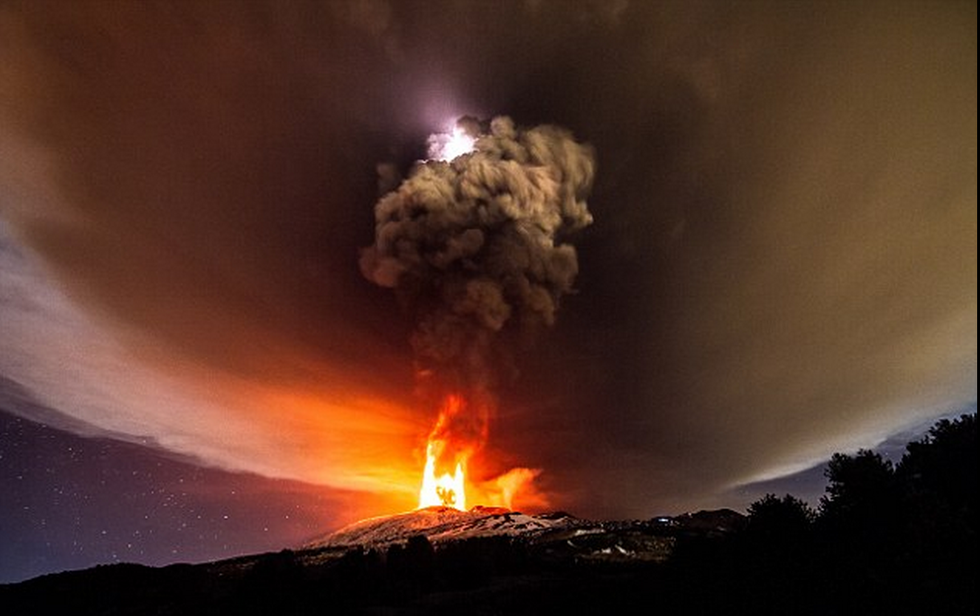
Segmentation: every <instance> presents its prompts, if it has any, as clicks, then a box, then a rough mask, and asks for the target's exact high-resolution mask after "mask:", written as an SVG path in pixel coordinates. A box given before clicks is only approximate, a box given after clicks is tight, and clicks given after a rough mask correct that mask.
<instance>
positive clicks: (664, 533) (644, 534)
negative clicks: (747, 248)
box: [0, 415, 977, 616]
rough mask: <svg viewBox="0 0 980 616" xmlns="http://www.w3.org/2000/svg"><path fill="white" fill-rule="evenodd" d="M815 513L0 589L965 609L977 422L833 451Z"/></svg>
mask: <svg viewBox="0 0 980 616" xmlns="http://www.w3.org/2000/svg"><path fill="white" fill-rule="evenodd" d="M827 478H828V480H829V483H828V487H827V493H826V496H825V497H824V498H823V499H822V501H821V504H820V508H819V510H817V511H815V510H813V509H811V508H810V507H809V506H808V505H807V504H806V503H803V502H802V501H800V500H798V499H796V498H794V497H792V496H790V495H786V496H784V497H781V498H777V497H776V496H775V495H768V496H766V497H765V498H763V499H761V500H759V501H757V502H756V503H753V504H752V505H751V506H750V507H749V510H748V516H743V515H741V514H739V513H737V512H734V511H731V510H718V511H701V512H698V513H693V514H687V515H682V516H677V517H660V518H653V519H649V520H639V521H622V522H594V521H588V520H582V519H579V518H575V517H573V516H570V515H568V514H565V513H552V514H544V515H525V514H523V513H520V512H515V511H508V510H504V509H495V508H480V507H477V508H474V509H473V510H471V511H468V512H460V511H456V510H453V509H447V508H442V507H435V508H428V509H423V510H419V511H414V512H409V513H405V514H399V515H396V516H388V517H383V518H374V519H371V520H365V521H362V522H358V523H356V524H353V525H351V526H349V527H346V528H344V529H341V530H339V531H337V532H335V533H331V534H330V535H327V536H324V537H321V538H319V539H317V540H315V541H313V542H311V543H310V544H308V545H307V546H305V547H304V548H302V549H298V550H283V551H281V552H278V553H268V554H259V555H254V556H246V557H241V558H236V559H231V560H224V561H219V562H214V563H206V564H200V565H186V564H178V565H171V566H169V567H163V568H152V567H146V566H141V565H132V564H118V565H109V566H100V567H95V568H93V569H88V570H84V571H76V572H67V573H60V574H53V575H47V576H43V577H39V578H35V579H33V580H28V581H26V582H21V583H19V584H11V585H0V611H2V613H3V614H9V615H31V614H77V615H86V614H106V615H124V614H134V615H135V614H140V615H142V614H154V615H160V616H165V615H171V614H173V615H177V614H180V615H186V614H244V615H249V614H275V615H279V614H283V615H290V614H365V615H368V614H378V615H415V614H418V615H422V614H435V615H439V614H456V615H459V614H465V615H466V616H470V615H473V616H482V615H492V614H517V615H523V614H527V615H531V614H657V615H660V614H667V615H671V614H801V615H809V614H813V615H817V614H820V615H824V614H861V615H865V614H867V615H871V614H883V615H889V616H891V615H895V614H944V615H955V614H971V615H972V614H975V613H976V608H977V596H976V573H977V571H976V564H977V551H976V547H977V546H976V415H965V416H963V417H961V418H960V419H959V420H957V421H956V422H949V421H943V422H940V423H939V424H937V425H936V426H934V427H933V429H932V431H931V432H930V434H929V436H928V437H926V438H925V439H923V440H922V441H919V442H916V443H911V444H909V446H908V448H907V452H906V454H905V456H904V457H903V458H902V460H901V462H900V463H899V464H898V465H897V466H893V465H892V464H891V463H890V462H888V461H885V460H883V459H882V458H881V457H880V456H879V455H877V454H874V453H872V452H868V451H861V452H858V453H857V454H856V455H853V456H846V455H841V454H837V455H835V456H834V457H833V459H832V460H831V462H830V464H829V466H828V469H827Z"/></svg>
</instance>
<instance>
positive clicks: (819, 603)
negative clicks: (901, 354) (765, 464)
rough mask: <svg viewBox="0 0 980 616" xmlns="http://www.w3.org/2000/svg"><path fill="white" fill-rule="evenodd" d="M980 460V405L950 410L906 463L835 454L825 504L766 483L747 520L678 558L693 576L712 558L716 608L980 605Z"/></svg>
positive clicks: (951, 610)
mask: <svg viewBox="0 0 980 616" xmlns="http://www.w3.org/2000/svg"><path fill="white" fill-rule="evenodd" d="M976 464H977V458H976V414H972V415H962V416H961V417H960V418H959V419H956V420H955V421H950V420H946V419H944V420H942V421H939V422H938V423H936V424H935V425H934V426H933V427H932V428H931V429H930V430H929V433H928V434H927V435H926V436H925V437H924V438H922V439H921V440H918V441H915V442H912V443H909V444H908V445H907V447H906V450H905V453H904V455H903V457H902V459H901V461H900V462H898V464H897V465H893V464H892V463H891V462H890V461H888V460H886V459H884V458H883V457H882V456H881V455H880V454H878V453H875V452H872V451H868V450H861V451H858V452H857V453H856V454H854V455H845V454H840V453H838V454H834V456H833V457H832V458H831V460H830V462H829V464H828V465H827V468H826V471H825V475H826V477H827V480H828V484H827V487H826V492H825V494H824V496H823V497H822V498H821V499H820V504H819V506H818V507H817V508H816V509H814V508H811V507H810V506H809V505H808V504H807V503H806V502H804V501H802V500H800V499H798V498H796V497H794V496H792V495H789V494H786V495H784V496H782V497H777V496H776V495H774V494H767V495H766V496H765V497H763V498H762V499H760V500H758V501H756V502H754V503H752V504H751V505H750V506H749V508H748V523H747V525H746V528H745V530H744V531H743V532H741V533H738V534H736V535H735V536H732V537H730V538H729V540H728V541H726V542H721V543H715V544H710V545H700V546H694V549H693V550H691V549H688V550H687V552H685V551H684V550H680V551H679V552H678V554H677V555H676V557H677V558H676V559H675V562H674V563H673V565H674V566H677V567H679V568H680V569H682V570H683V572H684V573H686V574H689V578H690V577H692V576H693V575H694V574H695V573H699V576H703V575H705V573H706V569H711V570H712V571H711V576H709V577H711V578H713V580H707V582H706V583H707V584H708V585H709V586H710V585H715V586H716V588H715V590H716V592H706V593H702V594H700V595H699V596H701V597H703V598H704V600H703V601H702V602H701V603H702V604H703V605H701V607H702V608H705V609H707V608H714V609H719V610H722V611H724V609H723V607H724V605H726V604H727V605H728V606H729V607H731V606H732V605H742V606H752V608H753V609H752V610H751V611H752V613H769V614H943V615H947V614H968V613H969V614H973V613H976V607H977V600H976V573H977V569H976V565H977V552H976V548H977V541H976V519H977V518H976V511H977V510H976V505H977V467H976ZM687 547H688V548H691V547H692V546H690V545H688V546H687ZM692 552H693V553H692ZM680 577H681V578H682V579H683V578H684V575H681V576H680Z"/></svg>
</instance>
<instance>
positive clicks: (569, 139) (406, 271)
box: [360, 117, 595, 432]
mask: <svg viewBox="0 0 980 616" xmlns="http://www.w3.org/2000/svg"><path fill="white" fill-rule="evenodd" d="M457 130H460V131H464V132H465V133H466V134H467V135H469V136H470V137H473V138H474V144H473V150H472V151H471V152H469V153H465V154H461V155H458V156H456V157H455V158H453V159H452V160H449V161H441V160H427V161H422V162H419V163H418V164H417V165H416V166H415V167H414V169H413V170H412V172H411V174H410V176H409V177H408V178H407V179H406V180H405V181H403V182H402V183H401V185H400V186H398V188H397V189H396V190H394V191H392V192H390V193H388V194H387V195H385V196H384V197H382V198H381V199H380V201H378V203H377V205H376V206H375V222H376V226H375V241H374V244H373V245H372V246H369V247H367V248H365V249H364V250H363V251H362V254H361V260H360V265H361V271H362V272H363V273H364V275H365V276H366V277H367V278H368V279H369V280H371V281H372V282H374V283H376V284H378V285H381V286H383V287H389V288H392V289H394V290H395V292H396V294H397V296H398V297H399V299H400V301H401V302H402V303H403V305H404V307H405V308H406V309H407V310H409V311H410V312H411V314H412V315H413V317H414V318H415V322H416V327H415V331H414V332H413V334H412V338H411V342H412V347H413V349H414V351H415V357H416V360H417V362H418V366H417V367H418V374H419V375H420V376H421V377H423V378H424V377H434V378H435V379H436V380H437V382H439V383H441V384H442V385H443V386H444V387H449V388H454V389H463V390H465V391H467V392H468V393H470V395H473V396H475V400H473V401H474V402H475V404H473V405H472V406H473V407H474V408H482V409H484V410H482V411H479V412H478V413H477V414H478V417H477V419H476V423H478V424H480V423H483V421H484V420H481V419H479V416H480V415H485V414H486V410H485V409H486V406H487V405H489V392H488V390H489V388H490V386H491V385H492V383H493V380H494V373H495V369H494V367H495V366H496V365H501V364H503V365H506V364H507V363H508V362H507V353H506V351H505V350H504V349H503V348H501V347H502V346H504V345H501V344H498V342H497V341H498V340H500V339H501V335H502V334H504V333H505V332H509V331H513V332H526V331H533V330H534V329H537V328H539V327H540V326H550V325H552V324H553V323H554V321H555V313H556V311H557V310H558V306H559V304H560V301H561V298H562V296H563V295H565V294H566V293H568V292H569V291H571V290H572V284H573V282H574V280H575V276H576V274H577V273H578V260H577V256H576V252H575V248H574V247H573V246H572V245H571V244H569V243H568V238H569V237H570V235H571V234H572V233H573V232H575V231H578V230H580V229H582V228H584V227H586V226H588V225H589V224H591V223H592V215H591V214H590V213H589V210H588V206H587V204H586V198H587V196H588V194H589V191H590V189H591V186H592V181H593V177H594V173H595V160H594V155H593V152H592V149H591V147H589V146H588V145H583V144H581V143H578V142H576V141H575V140H574V138H573V136H572V134H571V133H570V132H569V131H567V130H565V129H562V128H559V127H556V126H550V125H544V126H537V127H535V128H530V129H527V130H524V129H520V128H518V127H516V126H515V125H514V123H513V121H512V120H511V119H510V118H508V117H497V118H494V119H493V120H492V121H490V122H489V123H480V122H477V121H476V120H474V119H472V118H462V119H460V120H459V122H458V123H457ZM439 143H440V138H439V137H438V136H434V137H433V138H431V139H430V141H429V145H430V149H431V148H433V147H437V146H438V145H439ZM470 419H471V420H472V419H473V417H470ZM467 430H468V431H472V430H473V428H472V426H471V427H469V428H468V429H467ZM479 431H480V430H479V429H478V430H477V432H479Z"/></svg>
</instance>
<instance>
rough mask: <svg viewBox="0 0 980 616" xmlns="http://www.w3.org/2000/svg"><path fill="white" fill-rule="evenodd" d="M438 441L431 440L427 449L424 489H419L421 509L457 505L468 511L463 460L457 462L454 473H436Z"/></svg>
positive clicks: (423, 477) (460, 508)
mask: <svg viewBox="0 0 980 616" xmlns="http://www.w3.org/2000/svg"><path fill="white" fill-rule="evenodd" d="M436 445H437V442H433V441H431V440H430V441H429V444H428V446H427V447H426V449H425V474H424V475H423V476H422V489H421V490H420V491H419V509H421V508H423V507H433V506H439V505H441V506H443V507H455V508H456V509H459V510H461V511H466V487H465V485H464V481H465V478H464V474H463V462H462V461H461V462H457V463H456V470H455V471H454V472H453V474H452V475H450V474H449V473H442V474H441V475H438V476H437V475H436V453H435V451H434V450H435V449H436Z"/></svg>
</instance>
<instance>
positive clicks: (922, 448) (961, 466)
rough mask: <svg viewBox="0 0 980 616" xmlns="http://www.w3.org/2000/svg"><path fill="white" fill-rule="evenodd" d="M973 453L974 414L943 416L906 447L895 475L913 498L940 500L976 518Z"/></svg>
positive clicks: (975, 426)
mask: <svg viewBox="0 0 980 616" xmlns="http://www.w3.org/2000/svg"><path fill="white" fill-rule="evenodd" d="M976 452H977V416H976V415H962V416H960V418H959V419H957V420H956V421H950V420H948V419H943V420H941V421H939V422H938V423H936V425H934V426H933V427H932V428H930V429H929V434H928V435H927V436H926V437H924V438H923V439H922V440H919V441H914V442H912V443H909V444H908V445H907V446H906V448H905V455H904V456H903V457H902V461H901V462H900V463H899V465H898V474H899V476H900V477H901V479H902V481H903V482H904V484H905V486H906V488H907V489H908V490H909V491H910V493H911V494H912V495H913V496H914V497H927V498H936V499H940V500H942V501H943V502H944V504H946V505H948V506H949V507H950V508H951V509H953V510H957V511H960V512H962V513H970V512H972V514H973V515H972V516H970V517H973V518H974V521H975V514H976V506H977V465H976Z"/></svg>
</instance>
